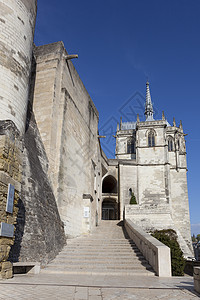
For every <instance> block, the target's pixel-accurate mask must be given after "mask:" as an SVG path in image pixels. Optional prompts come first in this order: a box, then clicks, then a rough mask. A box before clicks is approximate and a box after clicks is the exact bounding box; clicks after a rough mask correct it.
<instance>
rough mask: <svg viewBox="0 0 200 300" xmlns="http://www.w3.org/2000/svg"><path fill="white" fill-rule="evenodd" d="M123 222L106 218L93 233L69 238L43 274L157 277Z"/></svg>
mask: <svg viewBox="0 0 200 300" xmlns="http://www.w3.org/2000/svg"><path fill="white" fill-rule="evenodd" d="M122 224H123V223H122V222H119V221H102V222H101V224H100V226H98V227H97V228H96V230H95V231H94V232H93V233H92V234H90V235H88V236H82V237H78V238H74V239H70V240H68V241H67V245H66V246H65V247H64V248H63V250H62V251H61V252H60V254H59V255H58V256H57V257H56V258H55V259H54V260H53V261H52V262H50V263H49V264H48V265H47V267H46V268H45V269H43V270H42V273H49V274H50V273H53V274H87V275H98V274H99V275H138V276H154V275H155V273H154V271H153V269H152V268H151V266H150V265H149V264H148V262H147V261H146V260H145V259H144V257H143V256H142V254H141V253H140V251H139V250H138V248H137V247H136V245H135V243H134V242H133V241H132V240H131V239H129V237H128V235H127V233H126V232H125V229H124V227H123V226H122Z"/></svg>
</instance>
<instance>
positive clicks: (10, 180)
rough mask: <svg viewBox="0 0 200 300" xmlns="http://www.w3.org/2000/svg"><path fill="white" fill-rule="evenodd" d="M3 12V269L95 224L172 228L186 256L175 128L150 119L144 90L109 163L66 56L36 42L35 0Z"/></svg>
mask: <svg viewBox="0 0 200 300" xmlns="http://www.w3.org/2000/svg"><path fill="white" fill-rule="evenodd" d="M0 10H1V18H0V23H1V35H0V72H1V82H0V101H1V109H0V156H1V163H0V192H1V195H0V197H1V198H0V218H1V220H0V221H1V236H0V249H1V255H0V266H1V270H3V266H4V265H5V263H7V268H8V271H9V264H8V262H6V261H7V260H8V258H9V261H11V262H12V261H40V262H42V263H44V264H46V263H47V262H49V261H50V260H51V259H53V258H54V257H55V256H56V255H57V254H58V252H59V251H60V250H61V249H62V247H63V245H64V244H65V242H66V238H71V237H75V236H78V235H81V234H88V233H89V232H91V231H92V230H93V229H94V228H95V227H96V226H98V224H99V223H100V222H101V219H108V220H109V219H111V220H112V219H119V220H122V219H123V218H129V219H131V220H132V221H133V222H134V223H136V224H137V225H138V226H141V227H142V228H143V229H144V230H146V231H148V232H149V231H152V230H154V229H167V228H172V229H174V230H175V231H176V233H177V235H178V240H179V243H180V246H181V248H182V251H183V252H184V255H185V256H186V257H187V256H192V246H191V233H190V218H189V207H188V192H187V175H186V173H187V165H186V149H185V138H184V136H185V134H184V132H183V127H182V123H180V125H179V126H177V125H176V123H175V120H174V121H173V125H170V124H169V123H168V121H167V120H166V118H165V116H164V113H163V115H162V119H160V120H154V116H153V106H152V101H151V95H150V88H149V83H148V82H147V84H146V106H145V116H146V120H145V121H140V120H139V117H138V118H137V120H133V122H128V123H124V122H122V120H121V122H120V124H119V125H118V127H117V130H116V136H115V138H116V158H115V159H108V158H107V157H106V155H105V154H104V152H103V150H102V148H101V144H100V139H101V137H100V136H99V133H98V121H99V114H98V111H97V109H96V107H95V105H94V103H93V101H92V99H91V98H90V96H89V94H88V92H87V90H86V89H85V87H84V85H83V83H82V81H81V79H80V77H79V75H78V73H77V72H76V70H75V68H74V66H73V64H72V61H71V58H72V56H70V55H69V54H68V53H67V51H66V50H65V48H64V45H63V43H62V42H57V43H53V44H49V45H44V46H39V47H36V46H34V44H33V36H34V27H35V18H36V10H37V1H36V0H18V1H15V0H6V1H5V0H0ZM9 184H11V185H12V187H13V188H14V199H13V201H14V202H13V209H11V211H10V210H8V209H7V206H8V201H10V200H9V199H10V198H9V197H8V196H7V195H8V194H9V191H8V189H9ZM133 195H134V196H135V199H136V203H137V204H132V205H131V204H130V199H131V197H133ZM13 224H15V230H14V226H13ZM3 228H6V229H4V233H3ZM14 231H15V233H14ZM2 272H3V271H2ZM8 273H9V272H8ZM2 276H3V275H2Z"/></svg>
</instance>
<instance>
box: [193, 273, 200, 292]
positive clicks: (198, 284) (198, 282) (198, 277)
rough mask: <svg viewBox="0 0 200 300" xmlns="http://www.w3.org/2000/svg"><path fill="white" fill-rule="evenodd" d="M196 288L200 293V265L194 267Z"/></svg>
mask: <svg viewBox="0 0 200 300" xmlns="http://www.w3.org/2000/svg"><path fill="white" fill-rule="evenodd" d="M194 289H195V291H196V292H197V293H199V294H200V267H194Z"/></svg>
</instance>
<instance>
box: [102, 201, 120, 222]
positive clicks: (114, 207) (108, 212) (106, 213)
mask: <svg viewBox="0 0 200 300" xmlns="http://www.w3.org/2000/svg"><path fill="white" fill-rule="evenodd" d="M102 220H118V203H117V202H116V200H115V199H104V200H103V202H102Z"/></svg>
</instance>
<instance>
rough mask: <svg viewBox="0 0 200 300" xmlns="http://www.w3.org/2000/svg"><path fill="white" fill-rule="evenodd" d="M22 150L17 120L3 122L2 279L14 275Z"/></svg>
mask: <svg viewBox="0 0 200 300" xmlns="http://www.w3.org/2000/svg"><path fill="white" fill-rule="evenodd" d="M21 149H22V143H21V141H20V138H19V133H18V130H17V129H16V127H15V125H14V123H13V122H12V121H0V279H8V278H11V277H12V275H13V271H12V263H11V262H9V261H8V258H9V252H10V249H11V246H12V245H13V244H14V230H15V229H14V224H16V218H17V213H18V207H17V204H18V199H19V193H20V190H21V172H22V151H21ZM8 190H9V191H10V192H9V193H8ZM8 194H9V196H8ZM13 194H14V197H13V196H12V195H13Z"/></svg>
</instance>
